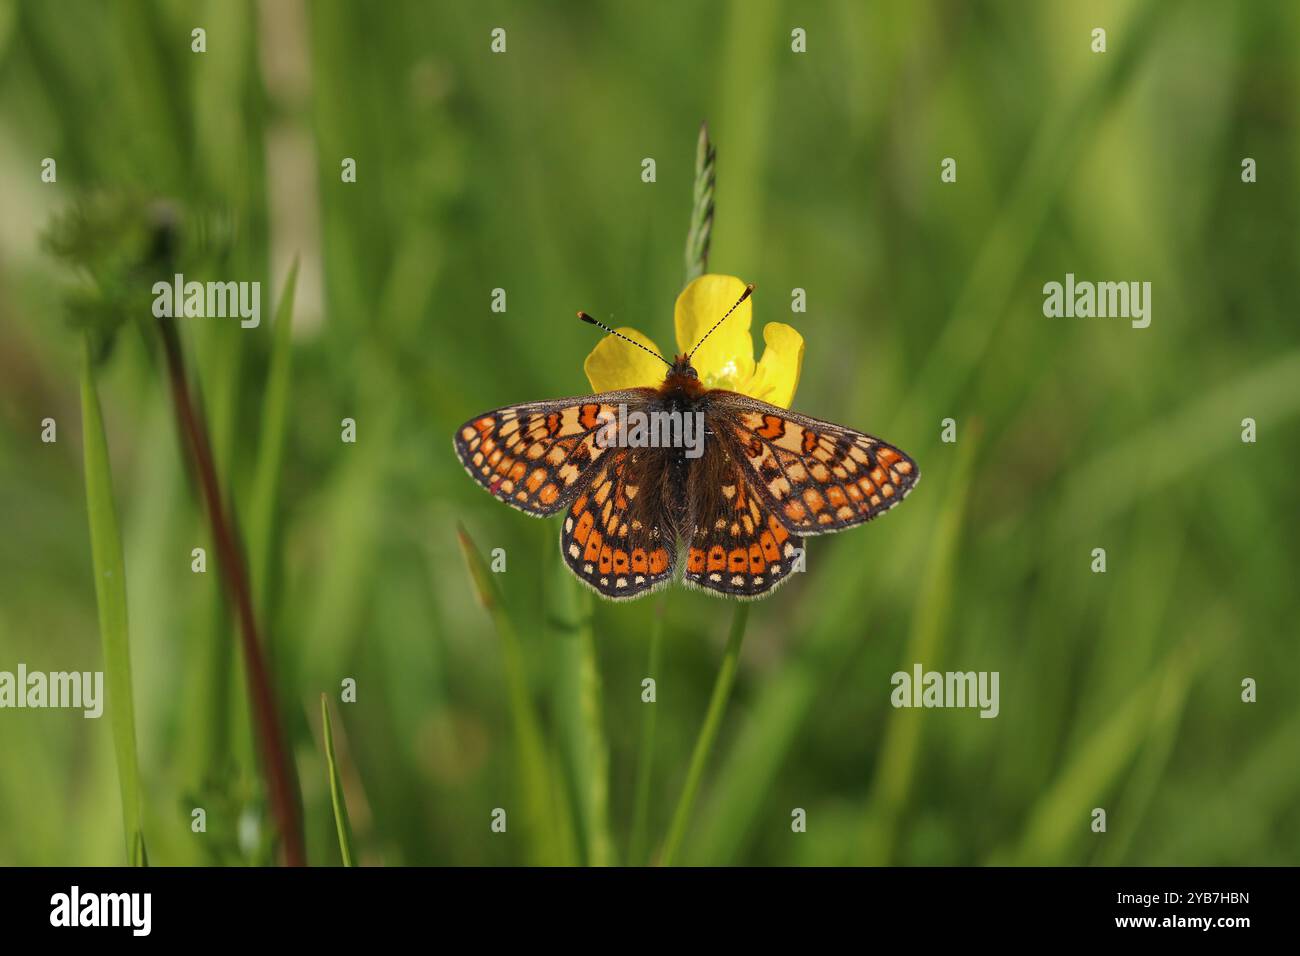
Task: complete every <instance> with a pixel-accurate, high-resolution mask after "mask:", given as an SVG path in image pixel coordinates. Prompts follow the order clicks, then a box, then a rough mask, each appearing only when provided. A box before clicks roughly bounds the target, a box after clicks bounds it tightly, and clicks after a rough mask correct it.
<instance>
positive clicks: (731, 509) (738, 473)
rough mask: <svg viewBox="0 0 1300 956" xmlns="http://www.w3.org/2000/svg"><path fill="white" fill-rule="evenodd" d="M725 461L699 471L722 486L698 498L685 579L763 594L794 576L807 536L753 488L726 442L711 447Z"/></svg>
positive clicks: (734, 592) (744, 594)
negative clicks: (795, 531)
mask: <svg viewBox="0 0 1300 956" xmlns="http://www.w3.org/2000/svg"><path fill="white" fill-rule="evenodd" d="M706 455H718V456H722V458H723V459H725V463H724V464H720V465H718V466H716V467H710V466H709V465H708V464H704V465H702V466H701V467H699V468H698V469H697V472H696V480H697V481H707V482H712V483H716V484H717V486H718V487H717V489H716V491H717V494H711V493H709V492H710V489H703V490H702V491H703V493H701V494H700V495H699V496H698V497H697V501H698V505H697V508H698V513H697V514H696V516H695V529H694V533H693V534H692V536H691V540H690V541H689V542H688V544H687V548H686V567H685V570H684V571H683V572H682V580H683V582H684V583H685V584H686V585H687V586H689V587H698V588H703V589H705V590H708V591H713V592H717V593H719V594H723V595H727V596H730V597H738V598H757V597H762V596H763V595H765V594H767V593H768V592H769V591H771V590H772V589H773V588H775V587H777V586H778V585H780V584H782V583H784V582H785V581H786V579H787V578H789V577H790V574H791V572H792V569H793V567H794V564H795V561H796V560H797V558H798V555H799V553H800V551H801V550H802V548H803V542H802V540H801V539H800V538H799V537H797V536H796V535H794V534H791V533H790V531H789V530H788V529H787V528H786V527H785V526H784V525H783V524H782V523H781V522H780V521H779V520H778V519H777V517H776V514H775V513H774V511H773V510H772V508H771V507H770V506H769V505H768V503H767V502H766V501H765V500H764V499H763V497H762V496H761V495H760V494H758V493H757V492H756V491H755V489H754V488H753V486H752V483H751V481H750V480H749V479H748V477H747V476H746V475H745V472H744V467H745V466H743V465H740V464H738V463H737V462H736V461H735V460H734V459H733V458H732V457H731V456H730V455H729V454H728V453H727V451H726V450H725V449H724V448H723V447H721V445H718V446H716V447H715V448H713V449H711V450H709V451H706Z"/></svg>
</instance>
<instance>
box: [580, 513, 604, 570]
mask: <svg viewBox="0 0 1300 956" xmlns="http://www.w3.org/2000/svg"><path fill="white" fill-rule="evenodd" d="M583 517H584V518H589V517H591V512H590V511H588V512H587V513H586V514H585V515H583ZM604 540H605V539H604V537H603V536H602V535H601V533H600V532H599V531H596V530H594V529H592V530H591V534H590V535H588V536H587V550H586V551H584V552H582V560H584V561H586V562H587V563H588V564H590V563H591V562H592V561H595V560H596V559H597V558H599V557H600V545H601V543H602V542H603V541H604Z"/></svg>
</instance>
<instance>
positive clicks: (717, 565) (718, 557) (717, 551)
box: [708, 544, 727, 571]
mask: <svg viewBox="0 0 1300 956" xmlns="http://www.w3.org/2000/svg"><path fill="white" fill-rule="evenodd" d="M726 566H727V549H726V548H724V547H723V546H722V545H720V544H715V545H714V546H713V547H711V548H710V549H709V564H708V569H709V570H710V571H721V570H723V569H724V568H726Z"/></svg>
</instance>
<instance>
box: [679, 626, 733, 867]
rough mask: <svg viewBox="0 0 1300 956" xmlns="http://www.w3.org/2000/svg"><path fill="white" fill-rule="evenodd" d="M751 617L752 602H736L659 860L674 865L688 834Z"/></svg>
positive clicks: (729, 695)
mask: <svg viewBox="0 0 1300 956" xmlns="http://www.w3.org/2000/svg"><path fill="white" fill-rule="evenodd" d="M748 620H749V604H748V602H745V601H737V602H736V610H735V612H734V614H733V616H732V618H731V634H730V635H728V637H727V650H726V652H725V653H724V654H723V655H722V666H721V667H720V668H719V669H718V679H717V681H716V682H715V683H714V685H713V696H712V698H711V699H710V700H709V710H708V713H707V714H705V717H704V725H703V726H702V727H701V728H700V736H699V737H698V738H697V739H696V741H695V750H694V752H693V753H692V754H691V766H690V769H689V770H688V771H687V772H686V784H685V786H683V787H682V795H681V798H680V799H679V800H678V801H677V809H676V810H675V811H674V812H673V822H672V826H671V827H670V828H669V830H668V839H667V840H666V841H665V842H664V851H663V856H662V857H661V859H660V863H661V864H662V865H663V866H671V865H672V862H673V860H674V858H675V857H676V856H677V850H678V848H679V847H680V846H681V844H682V838H683V837H684V836H686V827H687V824H689V823H690V819H691V809H692V808H693V807H694V806H695V794H696V792H697V791H698V790H699V789H700V780H701V779H702V778H703V777H704V767H705V765H706V764H707V763H708V762H709V754H710V753H712V751H713V742H714V741H715V740H716V739H717V737H718V728H719V727H720V726H721V725H722V715H723V714H724V713H725V712H726V709H727V701H728V700H730V698H731V686H732V684H734V683H735V680H736V668H737V666H738V665H739V663H740V645H741V642H742V641H743V640H744V639H745V624H746V623H747V622H748Z"/></svg>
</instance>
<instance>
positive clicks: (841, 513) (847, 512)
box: [835, 505, 853, 521]
mask: <svg viewBox="0 0 1300 956" xmlns="http://www.w3.org/2000/svg"><path fill="white" fill-rule="evenodd" d="M835 517H837V518H839V519H840V520H841V521H852V520H853V509H852V508H850V507H849V506H848V505H844V506H843V507H840V508H836V509H835Z"/></svg>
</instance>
